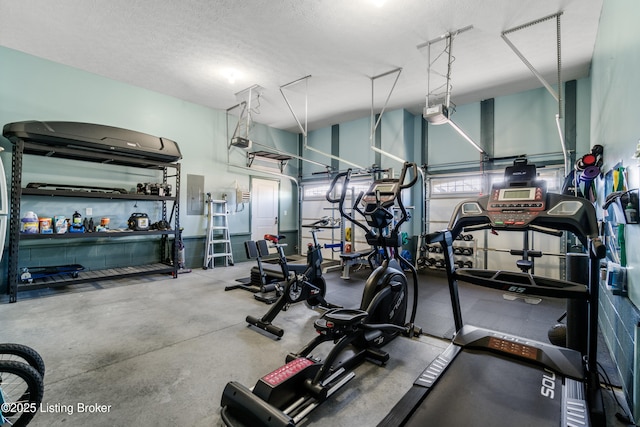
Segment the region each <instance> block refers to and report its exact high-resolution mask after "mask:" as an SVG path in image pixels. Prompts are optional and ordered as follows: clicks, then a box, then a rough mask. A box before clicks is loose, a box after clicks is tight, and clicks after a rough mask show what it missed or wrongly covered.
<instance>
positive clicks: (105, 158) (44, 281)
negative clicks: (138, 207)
mask: <svg viewBox="0 0 640 427" xmlns="http://www.w3.org/2000/svg"><path fill="white" fill-rule="evenodd" d="M10 139H11V142H12V143H13V153H12V170H11V198H10V209H11V217H10V223H9V266H8V280H7V283H8V289H7V292H8V294H9V301H10V302H16V301H17V295H18V292H21V291H28V290H34V289H41V288H51V287H59V286H67V285H70V284H76V283H83V282H94V281H100V280H107V279H114V278H122V277H131V276H141V275H149V274H161V273H164V274H172V275H173V277H177V275H178V268H179V267H178V265H177V263H175V262H171V261H170V259H173V260H175V259H176V253H175V248H174V249H173V251H174V253H173V254H172V255H173V256H171V257H169V255H170V254H168V253H167V249H166V248H167V247H168V239H169V237H170V236H173V238H174V239H176V238H177V235H178V232H179V228H180V217H179V214H180V203H179V202H180V163H177V162H176V163H163V162H159V161H156V160H150V159H144V158H138V157H127V156H121V155H117V154H113V153H108V152H97V151H96V152H93V151H88V150H82V149H74V148H73V147H62V146H60V147H58V146H52V145H48V144H45V143H39V142H33V141H25V140H23V139H21V138H10ZM25 154H28V155H35V156H47V157H60V158H65V159H71V160H77V161H84V162H94V163H106V164H114V165H121V166H131V167H137V168H144V169H155V170H160V171H162V180H163V183H164V184H167V183H168V181H169V180H172V182H175V187H174V188H175V194H174V195H173V196H155V195H145V194H133V193H131V194H122V193H103V192H91V191H70V190H68V189H61V190H55V189H54V190H51V189H35V188H23V187H22V171H23V169H22V167H23V157H24V155H25ZM170 171H173V172H172V174H170V173H169V172H170ZM29 196H45V197H46V196H49V197H55V198H98V199H112V200H123V201H125V200H134V201H157V202H158V203H161V206H162V209H161V218H160V220H162V221H167V220H168V218H170V219H172V223H171V224H170V225H171V228H172V229H171V230H149V231H121V232H94V233H64V234H25V233H21V232H20V207H21V201H22V198H23V197H29ZM167 202H173V204H172V211H169V210H168V209H167ZM171 212H173V214H172V215H170V213H171ZM130 236H149V237H151V236H153V237H156V238H157V237H159V238H160V257H159V258H160V259H159V262H157V263H151V264H146V265H139V266H130V267H118V268H107V269H102V270H83V271H80V272H79V273H78V274H77V275H74V276H69V275H60V276H55V275H54V276H50V277H46V278H41V279H35V280H33V282H32V283H23V282H22V281H21V279H20V274H19V267H20V266H19V264H20V261H19V259H18V258H19V248H20V242H21V241H23V240H30V241H33V240H76V239H121V238H127V237H130Z"/></svg>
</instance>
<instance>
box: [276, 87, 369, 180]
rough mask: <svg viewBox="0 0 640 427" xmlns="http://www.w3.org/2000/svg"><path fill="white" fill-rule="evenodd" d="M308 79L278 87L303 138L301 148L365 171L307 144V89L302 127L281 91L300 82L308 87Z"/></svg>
mask: <svg viewBox="0 0 640 427" xmlns="http://www.w3.org/2000/svg"><path fill="white" fill-rule="evenodd" d="M310 77H311V75H308V76H304V77H301V78H299V79H296V80H294V81H292V82H289V83H287V84H284V85H282V86H280V93H281V94H282V97H283V98H284V100H285V102H286V103H287V106H288V107H289V111H291V114H293V118H294V119H295V120H296V123H297V124H298V128H299V129H300V132H301V133H302V136H303V148H304V149H305V150H309V151H314V152H316V153H318V154H320V155H322V156H326V157H329V158H330V159H333V160H338V161H340V162H344V163H346V164H348V165H351V166H353V167H355V168H358V169H365V168H364V167H362V166H360V165H358V164H355V163H352V162H350V161H348V160H345V159H342V158H340V157H338V156H334V155H333V154H329V153H325V152H324V151H320V150H318V149H317V148H313V147H310V146H309V145H308V144H307V135H308V129H307V128H308V126H307V125H308V122H307V117H308V114H309V105H308V104H309V93H308V89H307V91H306V92H305V100H304V125H303V124H302V122H301V121H300V119H299V118H298V116H297V115H296V113H295V111H294V109H293V106H292V105H291V103H290V102H289V99H288V98H287V96H286V95H285V93H284V91H283V90H282V89H284V88H287V87H289V86H293V85H294V84H297V83H300V82H302V81H304V82H305V83H306V84H307V87H308V81H309V78H310Z"/></svg>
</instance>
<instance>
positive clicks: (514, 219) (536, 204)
mask: <svg viewBox="0 0 640 427" xmlns="http://www.w3.org/2000/svg"><path fill="white" fill-rule="evenodd" d="M545 209H546V190H545V188H544V186H543V185H541V184H538V185H535V186H528V187H511V186H504V185H494V186H493V188H492V189H491V194H490V196H489V200H488V201H487V213H488V214H489V219H490V220H491V224H492V225H494V226H513V227H523V226H525V225H527V224H529V223H530V222H531V221H532V220H533V219H534V218H535V217H536V215H538V213H539V212H541V211H544V210H545Z"/></svg>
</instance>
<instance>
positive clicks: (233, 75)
mask: <svg viewBox="0 0 640 427" xmlns="http://www.w3.org/2000/svg"><path fill="white" fill-rule="evenodd" d="M221 74H222V76H223V77H224V78H225V79H227V81H228V82H229V84H234V83H235V82H236V81H237V80H238V78H240V77H242V75H241V73H240V72H239V71H238V70H236V69H235V68H227V69H225V70H222V72H221Z"/></svg>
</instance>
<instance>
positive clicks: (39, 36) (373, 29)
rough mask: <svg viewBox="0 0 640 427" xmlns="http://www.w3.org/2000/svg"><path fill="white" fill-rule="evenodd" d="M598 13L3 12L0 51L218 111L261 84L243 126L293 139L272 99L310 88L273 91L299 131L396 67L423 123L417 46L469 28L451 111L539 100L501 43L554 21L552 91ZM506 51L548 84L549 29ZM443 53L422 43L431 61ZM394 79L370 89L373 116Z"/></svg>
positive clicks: (510, 3)
mask: <svg viewBox="0 0 640 427" xmlns="http://www.w3.org/2000/svg"><path fill="white" fill-rule="evenodd" d="M381 1H382V0H377V2H381ZM602 1H603V0H535V1H531V0H482V1H478V0H386V1H384V3H383V4H382V6H381V7H377V6H376V5H375V4H374V3H376V1H374V0H277V1H276V0H243V1H239V0H181V1H176V0H110V1H107V0H102V1H101V0H57V1H51V0H0V44H1V45H3V46H6V47H9V48H12V49H16V50H19V51H23V52H26V53H29V54H32V55H35V56H38V57H42V58H46V59H49V60H52V61H55V62H59V63H62V64H66V65H69V66H73V67H76V68H79V69H82V70H86V71H89V72H92V73H95V74H99V75H102V76H106V77H109V78H112V79H115V80H119V81H122V82H127V83H130V84H133V85H136V86H140V87H144V88H147V89H150V90H153V91H156V92H160V93H165V94H168V95H171V96H174V97H177V98H180V99H184V100H187V101H191V102H194V103H197V104H201V105H205V106H210V107H213V108H217V109H222V110H226V109H228V108H230V107H232V106H234V105H236V104H237V102H238V97H237V96H236V95H235V94H236V93H238V92H241V91H243V90H244V89H246V88H248V87H250V86H253V85H259V86H261V87H262V88H263V90H262V96H261V97H260V105H259V108H258V110H259V114H254V115H253V117H252V118H253V119H254V120H255V121H256V122H259V123H264V124H267V125H270V126H273V127H276V128H280V129H287V130H293V131H297V130H298V126H297V124H296V121H295V118H294V116H293V114H292V113H291V111H290V110H289V108H288V106H287V102H286V101H285V99H284V98H283V96H282V95H281V93H280V90H279V88H280V86H282V85H284V84H286V83H289V82H292V81H294V80H297V79H299V78H302V77H304V76H307V75H311V77H310V78H309V79H306V80H304V81H303V82H301V83H298V84H296V85H292V86H290V87H288V88H286V89H284V91H285V93H286V94H287V97H288V99H289V101H290V103H291V106H292V108H293V110H294V111H295V112H296V114H297V115H298V116H299V117H300V120H301V121H303V122H304V116H305V113H304V112H305V102H306V103H307V105H308V113H307V119H308V126H309V129H310V130H311V129H315V128H319V127H323V126H327V125H330V124H334V123H339V122H344V121H346V120H350V119H354V118H359V117H366V116H368V115H369V114H370V110H371V103H372V100H371V98H372V87H371V84H372V80H371V78H372V77H374V76H378V75H381V74H383V73H386V72H388V71H391V70H393V69H396V68H398V67H401V68H402V72H401V74H400V77H399V79H398V82H397V84H396V86H395V89H394V90H393V91H392V92H391V96H390V99H389V103H388V107H387V110H390V109H395V108H407V109H409V110H410V111H412V112H414V113H418V112H420V111H421V110H422V108H423V107H424V105H425V95H426V93H427V66H428V61H427V55H426V50H425V49H421V50H419V49H417V46H418V45H420V44H422V43H425V42H426V41H429V40H432V39H434V38H437V37H439V36H440V35H442V34H445V33H446V32H449V31H454V30H456V29H459V28H463V27H466V26H469V25H473V29H471V30H469V31H466V32H464V33H461V34H459V35H458V36H457V37H456V38H455V39H454V42H453V49H452V50H453V52H452V53H453V56H454V57H455V61H454V62H453V69H452V90H451V93H452V101H453V102H454V103H456V104H458V105H461V104H466V103H469V102H475V101H480V100H482V99H488V98H492V97H496V96H501V95H505V94H509V93H514V92H519V91H522V90H526V89H531V88H535V87H540V86H541V84H540V83H539V81H538V80H537V79H536V78H535V77H534V76H533V74H532V73H531V71H530V70H529V69H528V68H527V67H526V66H525V65H524V64H523V63H522V61H521V60H520V59H519V58H518V57H517V56H516V55H515V53H514V52H513V51H512V50H511V49H510V48H509V47H508V46H507V44H506V43H505V42H504V41H503V40H502V39H501V37H500V35H501V33H502V31H504V30H506V29H509V28H512V27H515V26H518V25H521V24H524V23H527V22H530V21H533V20H536V19H539V18H542V17H545V16H547V15H550V14H554V13H557V12H559V11H562V12H563V15H562V18H561V24H562V25H561V40H562V73H563V76H562V79H563V80H564V81H566V80H571V79H576V78H581V77H585V76H587V75H588V73H589V67H590V62H591V56H592V53H593V47H594V43H595V38H596V33H597V27H598V21H599V18H600V11H601V8H602ZM509 38H510V39H511V40H512V41H513V42H514V44H515V45H516V46H517V47H518V49H519V50H521V51H522V53H523V54H524V56H525V57H526V59H527V60H529V61H530V62H531V63H532V65H533V66H534V67H535V68H536V69H537V70H538V71H540V72H542V73H543V74H544V75H545V77H547V78H548V79H549V80H550V82H552V83H554V82H555V81H556V79H557V74H556V58H557V56H556V22H555V20H550V21H545V22H543V23H541V24H537V25H535V26H532V27H529V28H526V29H524V30H521V31H518V32H516V33H513V34H511V35H510V36H509ZM441 47H444V43H436V44H433V45H432V49H431V52H432V56H433V55H434V52H435V51H436V50H438V49H439V48H441ZM434 67H435V66H434ZM229 69H235V70H236V78H235V82H233V83H230V82H229V81H228V79H227V77H225V75H224V73H225V72H227V71H228V70H229ZM434 69H435V68H434ZM394 78H395V76H394V75H389V76H387V77H381V78H379V79H375V87H374V90H373V93H374V101H373V104H374V110H375V111H376V112H379V111H380V109H381V108H382V107H383V106H384V105H385V99H386V98H387V95H388V94H389V92H390V89H391V87H392V85H393V83H394ZM254 105H255V104H254Z"/></svg>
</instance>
